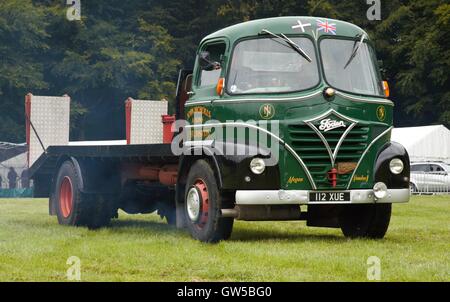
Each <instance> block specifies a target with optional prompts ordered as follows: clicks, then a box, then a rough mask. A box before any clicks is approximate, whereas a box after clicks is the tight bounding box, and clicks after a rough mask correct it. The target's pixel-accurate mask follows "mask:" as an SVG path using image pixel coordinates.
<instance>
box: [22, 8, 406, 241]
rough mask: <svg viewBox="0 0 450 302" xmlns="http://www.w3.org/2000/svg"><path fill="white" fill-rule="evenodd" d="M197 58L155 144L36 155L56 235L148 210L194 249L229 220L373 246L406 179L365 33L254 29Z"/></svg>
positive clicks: (301, 22) (237, 32)
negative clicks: (60, 228) (183, 232)
mask: <svg viewBox="0 0 450 302" xmlns="http://www.w3.org/2000/svg"><path fill="white" fill-rule="evenodd" d="M196 55H197V56H196V61H195V66H194V68H193V70H182V71H180V75H179V80H178V86H177V97H176V104H175V108H173V112H176V114H175V118H174V120H175V119H176V120H177V121H176V122H175V123H174V124H173V125H172V128H171V130H172V132H174V133H172V134H174V137H170V138H169V139H167V133H164V137H165V139H164V143H162V144H135V145H133V144H130V143H129V142H128V143H124V144H114V145H108V144H105V143H98V144H96V143H95V142H91V143H90V144H85V145H83V144H78V145H70V144H69V145H65V146H62V145H50V146H45V147H44V146H43V147H44V148H45V152H44V153H43V154H42V155H41V156H40V157H39V159H37V161H36V162H35V163H33V165H32V166H31V167H30V169H31V173H32V174H33V178H34V180H35V185H36V192H37V194H38V195H39V194H40V195H42V196H46V195H47V196H50V205H49V209H50V213H51V214H54V215H57V216H58V220H59V222H60V223H61V224H68V225H76V226H88V227H101V226H105V225H107V224H108V223H109V222H110V220H111V219H112V218H114V217H117V212H118V210H119V209H122V210H124V211H125V212H128V213H150V212H154V211H157V212H158V213H159V214H160V215H161V217H165V218H167V220H168V222H169V223H171V224H176V225H177V226H178V227H180V228H181V227H182V228H187V229H188V230H189V232H190V233H191V235H192V236H193V237H194V238H196V239H198V240H201V241H204V242H217V241H220V240H226V239H229V238H230V236H231V232H232V228H233V222H234V220H235V219H237V220H246V221H273V220H305V221H306V222H307V225H308V226H313V227H330V228H341V229H342V232H343V234H344V235H345V236H347V237H352V238H354V237H368V238H383V237H384V235H385V234H386V231H387V229H388V226H389V222H390V217H391V205H392V204H393V203H405V202H408V201H409V198H410V190H409V177H410V166H409V157H408V154H407V152H406V150H405V148H404V147H402V146H401V145H399V144H398V143H395V142H391V141H390V137H391V130H392V128H393V109H394V103H393V102H392V101H391V100H389V99H388V97H389V87H388V85H387V83H386V82H385V81H383V80H382V78H381V75H380V71H379V67H378V61H377V59H376V56H375V50H374V47H373V43H372V42H371V40H370V38H369V36H368V35H367V33H366V32H364V31H363V30H362V29H361V28H359V27H357V26H355V25H353V24H350V23H347V22H343V21H338V20H332V19H327V18H315V17H280V18H270V19H263V20H255V21H250V22H245V23H241V24H237V25H234V26H231V27H228V28H225V29H222V30H220V31H218V32H215V33H213V34H211V35H209V36H207V37H205V38H204V39H203V40H202V41H201V43H200V45H199V48H198V51H197V54H196ZM31 120H32V117H31ZM178 120H184V126H182V127H180V126H179V125H178ZM156 122H157V123H161V121H160V120H158V121H156ZM166 124H167V121H166ZM31 126H32V125H31ZM127 127H128V125H127ZM28 128H30V126H29V127H28ZM127 129H128V128H127ZM169 129H170V127H169ZM222 129H225V130H224V133H225V134H221V133H222ZM230 129H231V130H230ZM242 129H244V130H242ZM32 131H34V130H33V128H32V129H31V130H30V129H29V130H28V132H30V133H31V132H32ZM127 132H128V130H127ZM239 133H240V134H241V136H243V138H240V137H239ZM251 133H253V134H254V135H253V136H252V135H251ZM255 133H256V134H255ZM219 134H221V135H219ZM262 142H263V143H262Z"/></svg>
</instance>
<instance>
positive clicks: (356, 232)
mask: <svg viewBox="0 0 450 302" xmlns="http://www.w3.org/2000/svg"><path fill="white" fill-rule="evenodd" d="M391 210H392V205H391V204H368V205H365V204H362V205H347V206H344V208H343V209H342V211H341V214H340V218H339V222H340V225H341V230H342V232H343V233H344V235H345V237H350V238H373V239H381V238H383V237H384V235H385V234H386V232H387V230H388V228H389V223H390V220H391Z"/></svg>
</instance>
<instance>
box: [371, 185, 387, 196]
mask: <svg viewBox="0 0 450 302" xmlns="http://www.w3.org/2000/svg"><path fill="white" fill-rule="evenodd" d="M373 193H374V194H375V197H376V198H378V199H383V198H385V197H386V196H387V186H386V184H385V183H383V182H377V183H376V184H375V186H373Z"/></svg>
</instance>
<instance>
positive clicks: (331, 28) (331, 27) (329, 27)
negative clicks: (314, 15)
mask: <svg viewBox="0 0 450 302" xmlns="http://www.w3.org/2000/svg"><path fill="white" fill-rule="evenodd" d="M317 30H318V31H321V30H323V31H324V32H325V33H327V34H328V33H330V34H333V35H335V34H336V23H328V21H322V20H317Z"/></svg>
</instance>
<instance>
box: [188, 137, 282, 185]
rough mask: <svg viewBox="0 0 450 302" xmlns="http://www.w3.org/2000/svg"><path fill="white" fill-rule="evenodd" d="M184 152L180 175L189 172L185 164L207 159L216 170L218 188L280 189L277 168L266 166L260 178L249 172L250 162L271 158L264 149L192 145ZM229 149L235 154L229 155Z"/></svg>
mask: <svg viewBox="0 0 450 302" xmlns="http://www.w3.org/2000/svg"><path fill="white" fill-rule="evenodd" d="M186 150H187V151H188V152H187V153H185V154H186V155H183V156H182V158H181V160H180V171H184V172H181V173H183V174H184V173H186V174H187V173H188V172H187V169H188V166H189V165H188V164H187V163H189V162H192V160H195V159H196V158H207V159H209V160H210V162H211V164H212V165H213V169H216V171H215V172H216V177H217V178H218V184H219V186H220V188H221V189H224V190H262V189H267V190H268V189H279V188H280V172H279V167H278V165H276V166H267V167H266V170H265V171H264V173H263V174H261V175H255V174H253V173H252V172H251V171H250V162H251V160H252V159H253V158H255V157H261V158H263V159H265V158H267V159H268V158H270V152H268V151H267V150H265V149H264V150H263V149H261V148H259V149H256V148H255V147H252V146H246V145H243V144H233V143H218V144H209V145H202V146H194V147H190V148H189V149H186ZM230 150H234V152H229V151H230ZM227 151H228V152H227ZM244 151H245V152H244ZM188 154H190V155H188ZM238 154H244V155H238ZM247 176H248V177H250V181H246V177H247Z"/></svg>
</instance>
